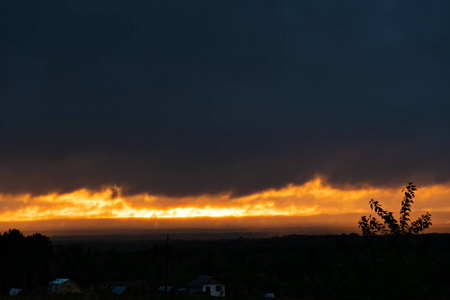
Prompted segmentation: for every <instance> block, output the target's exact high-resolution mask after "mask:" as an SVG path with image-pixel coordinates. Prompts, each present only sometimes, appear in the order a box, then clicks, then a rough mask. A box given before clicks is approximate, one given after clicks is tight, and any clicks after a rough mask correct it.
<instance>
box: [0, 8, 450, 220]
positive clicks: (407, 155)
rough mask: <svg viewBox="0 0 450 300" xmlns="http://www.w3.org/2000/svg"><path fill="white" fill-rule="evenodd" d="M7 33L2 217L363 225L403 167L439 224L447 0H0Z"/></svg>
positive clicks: (393, 199)
mask: <svg viewBox="0 0 450 300" xmlns="http://www.w3.org/2000/svg"><path fill="white" fill-rule="evenodd" d="M0 32H1V39H0V53H1V55H0V223H2V224H3V225H1V226H0V227H2V228H3V227H5V228H7V227H8V226H9V225H10V224H13V223H11V222H32V221H42V220H56V219H58V220H60V219H74V218H75V219H77V218H88V219H108V218H112V219H115V218H135V219H139V218H143V219H148V218H151V219H164V218H166V219H167V218H184V217H190V218H196V217H217V218H218V217H258V216H317V218H316V220H317V222H319V223H320V222H321V221H320V220H323V216H324V215H333V216H339V215H342V219H341V221H342V223H345V222H348V223H352V222H353V224H356V223H357V221H358V217H357V218H356V219H351V218H349V217H344V215H345V214H348V213H350V214H357V215H358V216H360V215H361V214H367V215H368V214H370V209H369V206H368V201H369V200H370V198H372V197H374V198H377V199H380V201H384V202H382V203H386V205H385V208H387V209H389V210H392V211H395V212H397V211H398V209H399V203H400V201H401V199H402V194H401V189H402V187H403V186H405V185H406V182H408V181H413V182H414V183H415V184H416V185H417V186H418V189H419V190H418V192H417V198H416V199H417V201H416V209H417V210H418V212H422V211H423V212H425V211H430V212H431V213H432V215H433V213H434V216H436V218H435V220H438V221H437V223H436V222H435V224H437V225H442V226H444V225H449V226H450V221H449V220H450V202H449V200H448V199H449V196H450V118H449V115H448V112H449V111H450V101H448V97H449V95H450V84H449V83H450V4H449V3H448V2H447V1H433V2H423V1H357V2H356V1H347V2H335V1H317V0H314V1H288V0H281V1H264V0H258V1H206V0H205V1H181V0H174V1H145V2H143V1H131V2H127V3H124V2H123V1H116V0H112V1H94V2H92V1H57V2H55V1H29V2H27V3H26V4H24V3H21V2H17V1H6V2H5V3H3V5H2V9H1V10H0ZM413 211H414V208H413ZM319 216H322V217H319ZM439 216H440V217H439ZM337 220H339V218H337ZM280 222H281V221H280ZM311 222H312V223H314V218H313V221H311ZM231 223H232V222H231ZM70 226H74V225H70Z"/></svg>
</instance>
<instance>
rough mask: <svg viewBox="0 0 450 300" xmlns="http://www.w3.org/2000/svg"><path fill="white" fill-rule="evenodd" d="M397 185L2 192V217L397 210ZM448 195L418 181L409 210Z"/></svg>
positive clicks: (429, 207)
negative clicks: (180, 192)
mask: <svg viewBox="0 0 450 300" xmlns="http://www.w3.org/2000/svg"><path fill="white" fill-rule="evenodd" d="M400 190H401V187H399V188H384V189H383V188H374V187H363V188H354V187H344V188H333V187H331V186H329V185H327V184H325V183H324V182H323V181H322V180H321V179H319V178H317V179H314V180H312V181H309V182H307V183H305V184H303V185H301V186H296V185H288V186H286V187H284V188H282V189H278V190H275V189H270V190H266V191H262V192H260V193H255V194H252V195H247V196H241V197H232V196H230V194H221V195H201V196H196V197H194V196H192V197H180V198H174V197H167V196H157V195H149V194H139V195H133V196H123V195H122V194H121V189H120V188H118V187H110V188H106V189H104V190H101V191H89V190H86V189H81V190H77V191H74V192H72V193H68V194H48V195H41V196H31V195H29V194H22V195H5V194H0V206H1V207H2V211H1V213H0V218H1V220H2V221H3V222H8V221H35V220H52V219H76V218H85V219H86V218H88V219H103V218H109V219H124V218H154V219H170V218H196V217H255V216H317V215H323V214H327V215H340V214H342V215H344V214H349V213H350V214H351V213H359V214H361V215H363V214H370V213H371V212H370V209H369V206H368V201H369V200H370V199H371V198H375V199H377V200H379V201H380V202H381V203H382V204H383V206H384V208H386V209H388V210H390V211H394V212H397V211H398V210H399V209H400V202H401V199H402V194H401V193H400ZM449 197H450V186H449V185H433V186H428V187H422V188H421V187H419V191H418V193H417V198H416V204H415V207H414V209H413V211H414V212H415V213H417V214H419V213H423V212H425V211H428V212H431V213H433V212H446V213H448V212H450V202H449V201H447V199H449ZM413 217H414V216H413Z"/></svg>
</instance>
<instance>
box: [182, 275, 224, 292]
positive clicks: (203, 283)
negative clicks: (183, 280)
mask: <svg viewBox="0 0 450 300" xmlns="http://www.w3.org/2000/svg"><path fill="white" fill-rule="evenodd" d="M188 288H189V294H200V293H202V294H207V295H211V296H214V297H225V285H224V284H223V283H222V282H221V281H220V280H219V279H218V278H217V277H215V276H199V277H197V278H195V279H194V280H192V281H191V282H190V283H189V284H188Z"/></svg>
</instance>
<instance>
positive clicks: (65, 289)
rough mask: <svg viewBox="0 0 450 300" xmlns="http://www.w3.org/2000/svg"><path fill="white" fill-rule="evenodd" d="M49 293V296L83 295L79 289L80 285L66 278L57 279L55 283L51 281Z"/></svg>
mask: <svg viewBox="0 0 450 300" xmlns="http://www.w3.org/2000/svg"><path fill="white" fill-rule="evenodd" d="M48 293H49V294H68V293H74V294H79V293H81V289H80V288H79V287H78V284H77V283H76V282H75V281H73V280H70V279H64V278H56V279H55V280H53V281H50V282H49V284H48Z"/></svg>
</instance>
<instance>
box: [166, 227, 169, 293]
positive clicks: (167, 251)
mask: <svg viewBox="0 0 450 300" xmlns="http://www.w3.org/2000/svg"><path fill="white" fill-rule="evenodd" d="M168 278H169V234H167V241H166V297H167V296H168V292H169V289H168V287H167V284H168V282H167V281H168Z"/></svg>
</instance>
